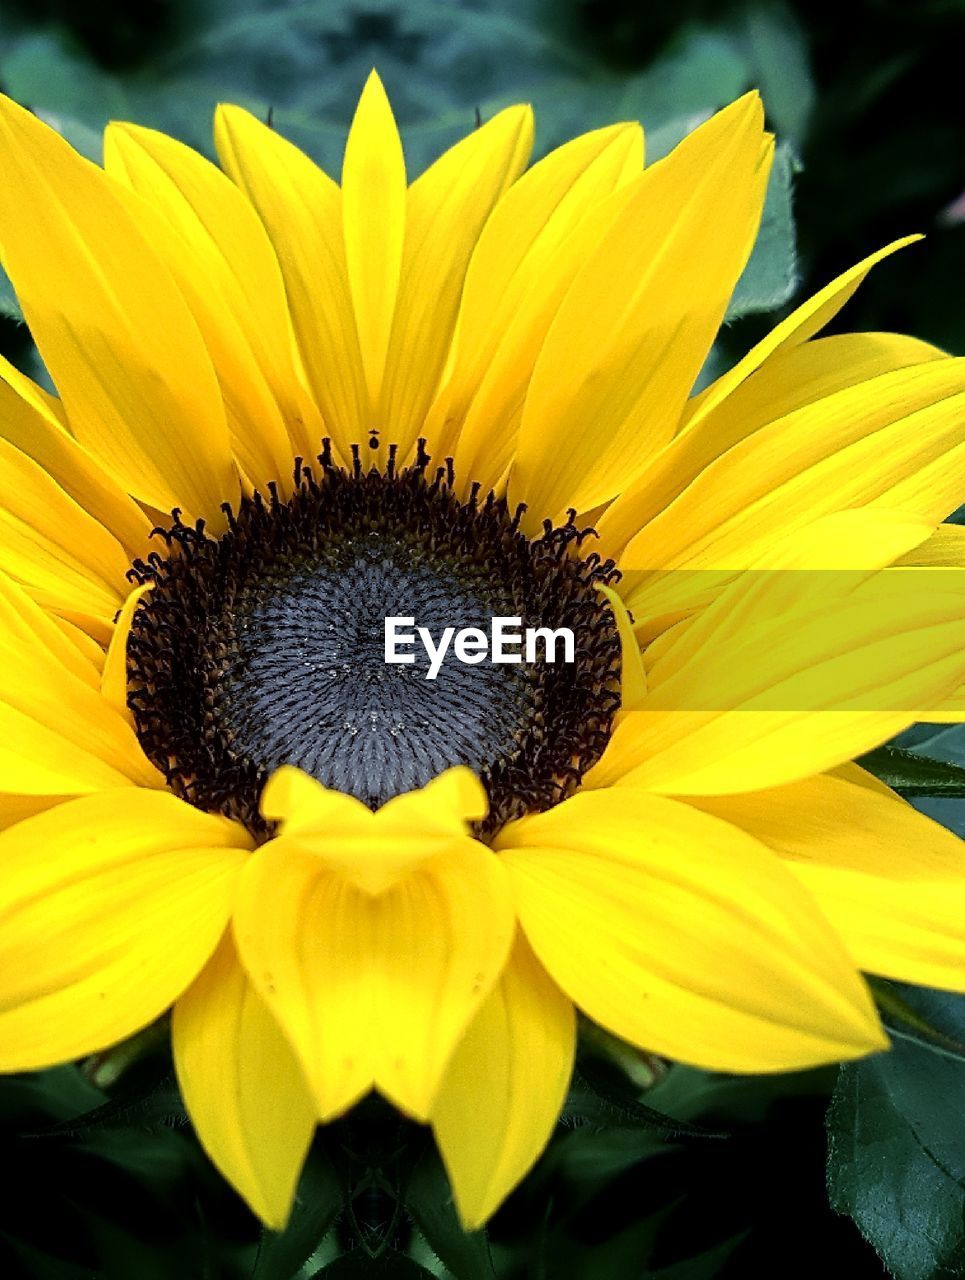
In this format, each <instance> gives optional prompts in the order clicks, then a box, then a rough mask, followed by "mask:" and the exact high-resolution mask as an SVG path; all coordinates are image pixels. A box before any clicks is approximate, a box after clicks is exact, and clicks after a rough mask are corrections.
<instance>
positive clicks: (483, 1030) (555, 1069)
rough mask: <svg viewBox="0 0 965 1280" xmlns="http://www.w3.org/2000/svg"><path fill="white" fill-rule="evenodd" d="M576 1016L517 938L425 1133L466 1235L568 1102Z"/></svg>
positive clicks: (527, 1163)
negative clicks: (430, 1132) (435, 1151)
mask: <svg viewBox="0 0 965 1280" xmlns="http://www.w3.org/2000/svg"><path fill="white" fill-rule="evenodd" d="M575 1047H576V1018H575V1017H574V1011H573V1006H572V1004H571V1003H570V1001H569V1000H568V999H567V998H566V996H564V995H563V993H562V992H561V991H560V989H559V987H557V986H556V984H555V983H554V982H552V981H551V980H550V978H549V977H548V976H547V974H546V971H545V970H544V969H543V967H542V965H541V964H540V963H539V961H538V960H537V959H536V957H535V956H534V955H533V953H532V950H531V949H530V947H529V944H528V943H527V942H526V939H525V938H524V937H522V935H520V936H518V937H517V939H516V944H515V946H514V948H513V953H512V955H511V956H510V959H509V963H508V964H507V965H506V968H505V970H504V971H503V976H502V977H501V978H500V980H499V982H498V983H497V985H496V987H495V989H494V990H493V992H492V994H491V995H490V996H489V998H488V1000H487V1001H486V1002H485V1004H484V1005H483V1006H482V1008H481V1009H480V1011H479V1012H478V1013H477V1015H476V1017H475V1018H474V1019H473V1021H472V1023H471V1024H470V1026H469V1030H468V1031H467V1032H466V1034H465V1036H464V1037H463V1038H462V1040H461V1041H460V1044H459V1047H458V1049H457V1050H456V1052H455V1054H454V1055H453V1058H452V1061H451V1062H450V1063H449V1066H448V1068H447V1069H446V1074H445V1078H444V1079H443V1082H442V1087H441V1088H440V1090H439V1095H438V1097H437V1098H436V1101H435V1103H434V1104H433V1107H432V1127H433V1130H434V1131H435V1135H436V1141H437V1142H438V1144H439V1150H440V1152H441V1154H442V1158H443V1161H444V1162H445V1166H446V1169H447V1171H448V1173H449V1180H450V1182H451V1184H452V1189H453V1193H454V1195H455V1198H456V1205H457V1207H458V1209H459V1216H460V1218H461V1219H462V1222H463V1224H464V1226H465V1227H466V1228H467V1230H474V1229H475V1228H477V1227H480V1226H482V1224H483V1223H484V1222H485V1221H486V1219H487V1218H488V1217H489V1216H490V1214H492V1213H493V1212H494V1211H495V1210H496V1209H497V1208H498V1207H499V1205H500V1204H501V1203H502V1201H503V1200H504V1199H505V1198H506V1196H507V1195H508V1194H509V1192H510V1191H512V1189H513V1188H514V1187H515V1186H516V1184H517V1183H518V1182H519V1181H520V1179H521V1178H523V1177H524V1175H525V1174H527V1173H528V1172H529V1170H530V1169H531V1168H532V1166H533V1164H534V1162H535V1161H536V1159H537V1158H538V1156H539V1155H540V1153H541V1152H542V1150H543V1148H544V1147H545V1146H546V1143H547V1142H548V1141H549V1138H550V1136H551V1134H552V1132H553V1128H554V1126H555V1124H556V1121H557V1119H558V1117H559V1113H560V1111H561V1110H562V1107H563V1103H564V1101H565V1099H566V1090H567V1087H568V1085H569V1080H570V1073H571V1071H572V1068H573V1053H574V1049H575Z"/></svg>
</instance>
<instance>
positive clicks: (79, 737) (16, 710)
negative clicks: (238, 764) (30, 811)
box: [0, 575, 164, 796]
mask: <svg viewBox="0 0 965 1280" xmlns="http://www.w3.org/2000/svg"><path fill="white" fill-rule="evenodd" d="M0 601H2V605H0V789H2V790H3V791H6V792H9V793H18V794H24V795H52V796H58V795H73V794H80V793H84V792H88V791H98V790H104V789H106V788H115V787H120V786H123V785H124V784H125V782H132V783H135V784H136V785H139V786H144V787H158V786H163V783H164V780H163V778H162V776H161V774H160V773H158V771H157V770H156V769H155V768H154V767H153V765H151V764H150V763H149V761H148V760H147V758H146V757H145V755H144V752H143V751H142V750H141V747H140V744H139V742H138V740H137V738H136V736H135V734H134V730H133V729H132V727H131V725H130V723H129V722H128V720H127V719H126V717H124V716H122V715H120V714H119V713H118V712H117V711H116V710H115V708H114V707H113V706H112V705H111V704H110V703H109V702H108V701H107V700H106V699H105V698H104V697H103V696H102V695H101V692H100V688H99V680H98V678H97V677H98V673H97V671H96V669H95V668H93V667H92V666H91V664H90V661H89V659H85V658H84V656H83V654H82V653H81V652H80V650H79V649H78V648H77V646H76V645H75V644H73V643H72V642H71V641H70V640H69V639H68V638H67V637H66V636H65V635H64V633H63V632H62V631H61V630H60V629H59V628H57V627H55V626H53V625H52V623H51V619H50V618H49V616H47V615H46V614H45V613H44V612H43V610H41V609H40V608H39V607H38V606H37V605H36V604H35V603H34V602H33V601H32V600H31V599H30V597H29V596H28V595H27V594H26V592H25V591H24V590H23V589H22V588H21V587H19V586H18V585H17V583H15V582H13V581H12V580H11V579H9V578H5V577H3V576H2V575H0ZM17 615H18V616H17ZM14 616H17V621H16V622H12V621H11V618H12V617H14Z"/></svg>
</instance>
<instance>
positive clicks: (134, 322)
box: [0, 98, 234, 516]
mask: <svg viewBox="0 0 965 1280" xmlns="http://www.w3.org/2000/svg"><path fill="white" fill-rule="evenodd" d="M0 141H2V143H3V147H4V156H5V168H4V181H3V183H2V186H0V245H2V247H3V261H4V266H5V267H6V269H7V272H8V273H9V275H10V277H11V279H12V281H13V284H14V287H15V288H16V290H17V293H18V296H19V298H20V301H21V304H22V306H23V310H24V315H25V316H26V319H27V323H28V324H29V325H30V331H31V333H32V334H33V336H34V339H35V340H36V343H37V346H38V347H39V349H40V353H41V355H42V356H43V359H44V363H45V364H46V365H47V368H48V369H49V371H50V374H51V376H52V378H53V380H54V382H55V384H56V386H57V389H58V391H59V392H60V395H61V398H62V400H63V403H64V407H65V409H66V411H67V416H68V419H69V422H70V426H71V430H72V431H73V433H74V434H75V435H76V437H77V438H78V440H79V441H80V443H81V444H82V445H84V446H85V447H86V448H87V449H88V450H89V452H90V453H91V454H92V455H93V456H94V457H95V458H96V459H97V460H98V461H99V462H100V463H101V464H102V465H103V466H104V468H105V469H106V470H107V471H108V472H109V474H110V475H111V476H113V477H114V478H115V480H116V481H117V482H118V483H119V484H120V485H122V486H123V488H124V489H125V490H126V491H127V492H128V493H131V494H133V495H134V496H135V497H137V498H139V499H141V500H143V501H144V502H148V503H150V504H151V505H152V506H154V507H156V508H158V509H160V510H162V511H170V510H171V508H173V507H175V506H180V507H182V508H183V509H184V510H185V511H187V512H189V513H191V514H193V515H195V516H197V515H206V516H210V515H211V514H217V512H218V509H219V506H220V504H221V502H223V501H224V500H225V497H226V496H228V497H230V496H231V493H232V484H233V481H234V470H233V467H232V461H231V451H230V446H229V441H228V431H227V426H226V424H225V417H224V407H223V405H222V401H221V395H220V392H219V389H218V382H217V379H216V377H215V374H214V370H213V368H212V365H211V361H210V358H209V356H208V352H207V350H206V349H205V346H204V343H203V341H202V338H201V334H200V333H199V331H198V328H197V325H196V324H195V322H194V320H193V318H192V316H191V314H190V311H189V310H188V308H187V305H186V304H185V302H184V299H183V297H182V296H181V294H180V292H179V290H178V288H177V286H176V284H175V282H174V280H173V279H172V277H171V275H170V273H169V272H168V270H167V268H166V267H165V265H164V264H163V262H162V261H161V260H160V259H159V257H158V256H157V254H156V253H155V251H154V249H153V248H152V246H151V245H150V243H149V241H148V239H147V237H146V236H145V235H144V233H143V231H142V230H141V228H140V227H139V226H138V224H137V220H136V218H135V217H133V216H132V215H131V213H130V211H129V209H128V207H127V204H126V203H125V201H124V200H123V199H122V198H121V196H120V195H119V194H118V192H117V191H116V190H115V188H114V186H113V184H112V183H111V182H110V180H109V179H108V178H106V177H105V175H104V174H103V173H102V172H101V171H99V170H98V169H97V168H96V166H94V165H92V164H90V163H89V162H88V161H87V160H84V159H83V158H82V157H81V156H79V155H78V154H77V153H76V152H75V151H73V150H72V149H71V147H70V146H68V144H67V143H66V142H65V141H64V139H63V138H61V137H60V136H59V135H58V134H57V133H55V132H54V130H53V129H50V128H48V127H47V126H46V125H45V124H42V123H41V122H40V121H39V120H38V119H37V118H36V117H35V116H33V115H31V114H30V112H28V111H25V110H24V109H23V108H22V107H19V106H17V105H16V104H15V103H13V102H12V101H10V99H8V98H0Z"/></svg>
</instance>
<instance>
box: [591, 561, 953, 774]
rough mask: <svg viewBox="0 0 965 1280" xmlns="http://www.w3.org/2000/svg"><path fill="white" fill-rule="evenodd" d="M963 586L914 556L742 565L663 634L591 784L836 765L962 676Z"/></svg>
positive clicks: (934, 701) (919, 714)
mask: <svg viewBox="0 0 965 1280" xmlns="http://www.w3.org/2000/svg"><path fill="white" fill-rule="evenodd" d="M918 572H920V573H922V574H924V573H928V572H929V571H927V570H920V571H918ZM942 572H943V573H945V574H946V575H947V574H950V573H952V572H953V571H950V570H944V571H942ZM963 591H965V588H963V586H962V583H961V581H960V580H959V579H958V578H957V577H955V578H954V579H953V581H952V582H948V581H945V582H944V586H943V588H942V589H941V590H939V589H938V587H937V584H933V583H932V582H931V581H930V580H929V581H928V583H927V585H923V583H922V582H921V580H920V579H919V578H918V577H917V575H916V571H914V570H907V569H898V570H885V571H884V572H882V573H878V574H873V575H860V574H857V575H850V574H833V573H824V572H818V573H814V574H808V573H803V572H787V573H781V572H773V573H767V572H764V573H760V574H754V573H750V574H746V575H744V576H743V578H742V579H741V580H739V581H738V582H737V583H735V584H734V586H733V587H730V588H728V589H727V590H725V591H724V592H723V593H722V594H721V595H720V597H719V599H718V600H717V601H716V602H715V603H714V604H713V605H712V606H710V608H709V609H708V610H707V611H706V613H705V614H703V615H700V616H699V617H698V618H697V620H696V621H695V622H694V623H693V624H691V625H692V626H693V628H694V633H693V634H690V633H689V631H688V628H687V626H686V625H685V626H682V627H681V628H678V629H677V633H676V636H675V642H673V643H668V644H667V645H666V646H665V647H664V648H662V650H661V653H660V656H659V658H658V659H657V660H656V661H655V662H654V664H653V665H652V666H651V667H650V669H649V672H648V675H649V682H650V683H649V690H648V694H647V697H646V699H645V701H644V702H643V703H642V704H641V707H642V709H641V710H638V711H632V712H629V713H627V714H626V715H625V716H624V717H623V718H622V720H621V722H620V723H619V724H618V725H617V727H616V729H615V731H614V734H613V736H612V737H611V739H610V742H609V744H608V746H607V749H606V751H605V753H604V755H603V757H602V759H601V760H600V762H599V764H597V765H596V766H595V767H594V768H593V769H591V770H590V771H589V773H588V774H587V775H586V778H585V779H584V784H585V785H587V786H590V787H594V786H608V785H610V784H611V783H615V782H618V781H627V782H630V783H631V784H632V785H634V786H641V787H646V788H651V789H653V790H655V791H660V792H664V793H668V794H677V795H716V794H730V793H735V792H741V791H747V790H754V789H757V788H759V787H762V786H776V785H778V784H780V783H783V782H789V781H793V780H795V779H798V778H802V777H806V776H808V775H810V774H813V773H817V772H819V771H821V770H824V769H829V768H833V767H834V766H835V765H838V764H840V763H842V762H843V761H845V760H847V759H849V758H851V757H852V756H855V755H857V754H859V753H860V752H862V751H865V750H867V749H868V748H870V747H871V746H874V745H877V744H878V743H880V742H882V741H884V740H886V739H887V738H888V737H890V736H891V735H892V734H894V733H896V732H897V731H898V730H899V729H900V728H902V727H904V726H905V725H907V724H910V723H911V722H912V721H914V720H916V719H927V718H928V709H929V708H931V707H933V706H937V705H939V704H940V702H941V700H942V699H943V698H945V697H947V696H948V695H949V694H950V693H951V692H952V691H953V690H954V689H955V688H956V687H957V686H958V684H960V683H961V682H962V680H963V664H965V609H963V598H965V597H963ZM715 618H716V619H717V620H718V621H719V624H720V625H719V627H718V628H717V629H716V630H715V633H714V634H715V642H714V643H713V644H708V643H703V644H700V643H697V641H696V639H695V638H694V637H695V635H696V636H699V635H700V634H702V633H703V632H706V631H708V630H709V629H711V624H712V623H713V621H714V619H715Z"/></svg>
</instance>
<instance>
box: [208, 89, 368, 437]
mask: <svg viewBox="0 0 965 1280" xmlns="http://www.w3.org/2000/svg"><path fill="white" fill-rule="evenodd" d="M214 136H215V144H216V146H217V148H218V157H219V159H220V160H221V164H222V167H223V168H224V169H225V171H226V172H227V173H228V174H229V176H230V177H231V178H232V179H233V180H234V182H235V183H237V185H238V186H239V187H240V188H241V190H242V191H243V192H244V193H245V195H246V196H247V197H248V199H249V200H250V201H251V203H252V204H253V205H254V207H255V210H256V212H257V213H258V216H259V217H260V218H261V221H262V222H263V223H264V226H265V229H266V231H267V232H268V236H269V238H270V240H271V242H272V244H273V245H274V248H275V253H276V254H277V256H278V264H279V266H280V267H281V273H282V276H283V278H284V281H285V289H286V292H287V295H288V305H289V307H290V309H291V315H292V320H293V322H294V326H295V336H296V339H297V341H298V345H299V350H300V352H301V357H302V360H303V362H304V365H305V372H306V374H307V376H308V381H309V386H310V387H311V389H312V392H313V395H314V397H315V400H316V402H317V404H318V405H319V406H320V408H321V410H322V416H323V418H324V420H325V430H326V431H327V432H328V433H329V434H330V435H331V437H332V439H333V441H334V442H335V445H336V447H337V448H338V449H339V450H340V451H341V452H342V454H343V456H346V457H347V456H348V446H349V445H350V444H351V443H353V442H358V441H361V440H364V438H365V436H364V432H365V430H367V428H368V427H369V426H370V425H371V424H370V423H369V422H368V402H367V392H366V389H365V378H364V374H363V371H362V360H361V355H360V353H359V342H358V335H357V332H356V327H355V316H354V313H353V310H352V298H351V294H350V291H349V283H348V274H347V267H346V262H345V246H344V243H343V237H342V195H341V192H340V191H339V189H338V186H337V185H336V184H335V183H334V182H333V181H332V180H331V178H329V177H328V176H327V175H326V174H324V173H323V172H322V170H321V169H319V168H318V166H317V165H315V164H313V163H312V161H311V160H309V158H308V156H306V155H304V154H303V153H302V152H301V151H299V150H298V148H297V147H295V146H293V145H292V144H291V143H290V142H288V141H286V139H285V138H283V137H282V136H281V135H280V134H278V133H276V132H275V131H274V130H273V129H269V128H267V126H265V125H263V124H262V123H261V122H260V121H259V120H256V119H255V117H254V116H252V115H250V114H249V113H248V112H247V111H243V110H242V109H241V108H240V107H233V106H220V107H219V108H218V110H217V112H216V114H215V127H214ZM315 452H316V450H315V449H311V450H310V452H309V454H308V456H309V457H310V458H311V457H314V454H315Z"/></svg>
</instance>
